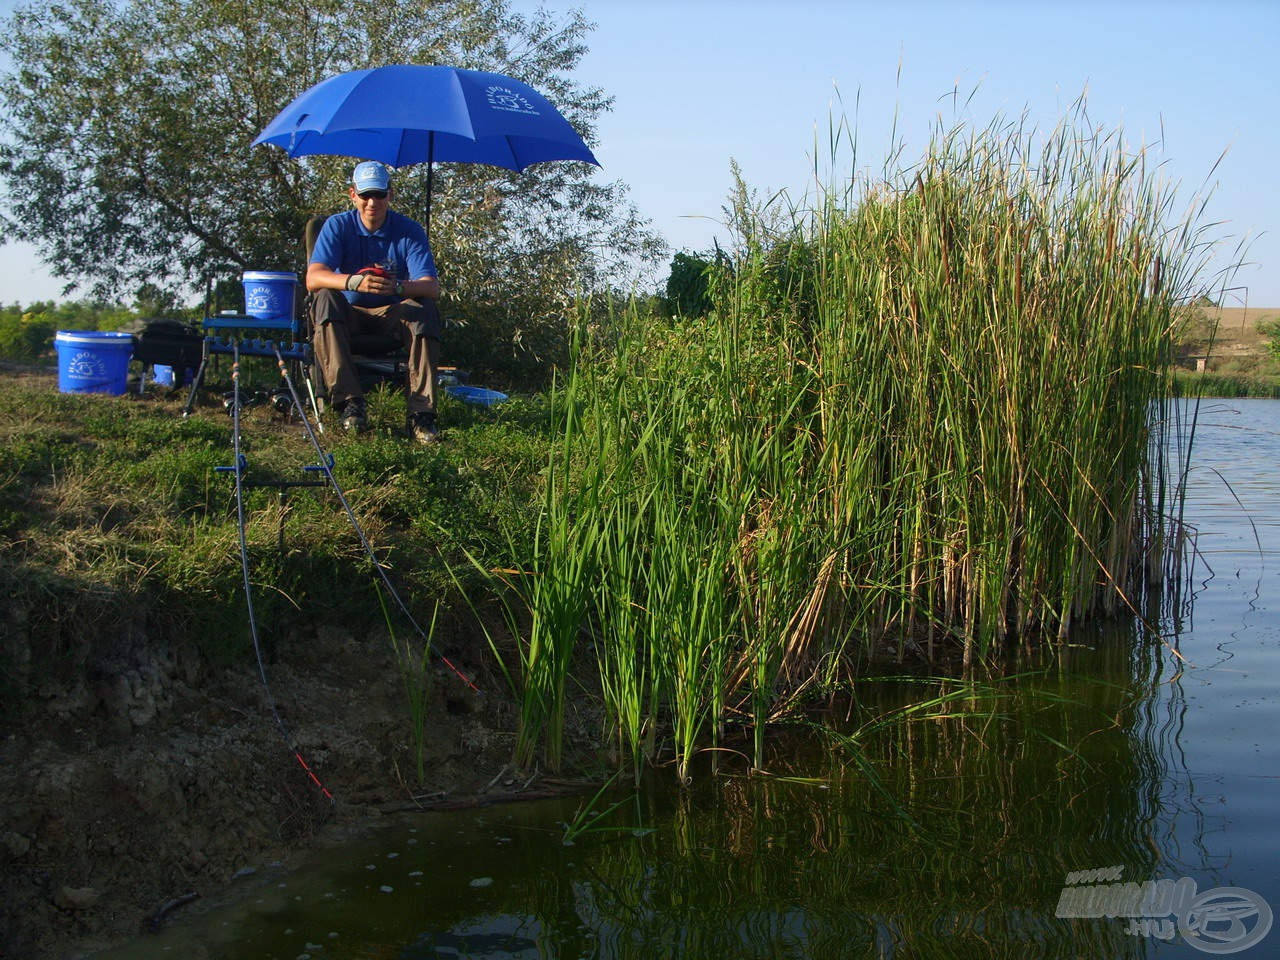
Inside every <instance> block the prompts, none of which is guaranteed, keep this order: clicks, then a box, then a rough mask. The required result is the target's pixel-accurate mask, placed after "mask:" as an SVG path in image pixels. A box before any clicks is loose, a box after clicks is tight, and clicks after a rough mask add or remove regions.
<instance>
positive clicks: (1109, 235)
mask: <svg viewBox="0 0 1280 960" xmlns="http://www.w3.org/2000/svg"><path fill="white" fill-rule="evenodd" d="M1083 119H1084V114H1083V107H1082V106H1081V107H1080V108H1079V112H1078V113H1077V114H1076V115H1073V116H1072V117H1070V118H1068V120H1067V121H1064V122H1063V123H1062V124H1061V125H1060V126H1059V128H1058V129H1056V130H1055V131H1053V132H1052V133H1051V134H1050V135H1048V136H1047V137H1045V138H1044V142H1043V145H1042V146H1040V147H1038V148H1037V147H1036V143H1037V141H1038V139H1039V138H1038V136H1037V135H1036V134H1035V133H1034V132H1033V131H1028V130H1026V129H1024V128H1023V127H1022V126H1019V125H1014V124H1003V123H996V124H993V125H992V126H990V127H988V128H986V129H984V130H970V129H967V128H964V127H956V128H954V129H951V130H945V131H944V130H939V132H938V133H937V134H936V136H935V138H934V141H933V143H932V144H931V146H930V148H929V150H928V151H927V153H926V155H925V157H924V158H923V159H922V160H921V161H920V162H919V163H918V164H917V165H916V166H914V167H912V168H910V169H907V170H904V171H902V172H900V173H898V174H897V175H895V176H894V177H892V178H890V179H887V180H884V181H881V182H864V181H861V180H858V179H856V178H855V179H852V180H850V181H849V184H848V186H847V188H841V189H840V190H830V191H828V192H827V193H826V194H825V195H824V196H823V197H821V198H820V200H819V202H818V203H816V204H815V205H814V207H813V209H811V210H808V211H795V210H793V211H791V217H790V221H791V222H790V223H789V224H788V226H787V228H786V229H785V230H781V231H776V230H775V231H769V230H764V229H759V230H757V229H748V230H746V231H745V236H744V238H743V243H742V247H741V250H740V251H739V252H738V254H739V255H738V256H737V258H736V260H735V262H734V265H733V268H732V270H722V271H719V272H718V273H717V276H716V277H715V278H714V279H715V280H716V286H717V290H716V295H715V304H716V305H715V309H714V310H713V311H712V312H711V314H710V315H708V316H706V317H702V318H676V319H673V320H664V319H661V318H655V317H650V316H646V315H643V314H642V313H640V312H639V311H638V310H636V309H629V310H626V311H624V312H623V313H622V314H621V315H618V316H613V317H611V318H610V323H609V324H607V325H606V326H605V327H604V328H603V329H605V330H607V332H608V334H609V338H610V342H609V344H608V346H607V348H606V347H605V346H604V345H602V344H601V343H597V342H595V341H593V340H592V339H591V338H590V337H587V336H586V335H585V334H584V339H583V340H582V342H581V343H580V346H579V350H578V353H577V355H576V359H575V364H574V368H573V370H572V371H571V374H570V377H569V380H568V383H567V384H566V386H565V388H564V390H563V391H562V393H561V396H560V398H559V402H560V403H561V405H562V406H563V407H564V408H565V409H566V410H567V411H568V413H567V414H566V416H565V417H564V418H563V428H564V433H563V436H562V437H561V444H562V445H561V447H560V451H559V453H558V454H557V456H556V458H555V459H554V461H553V462H552V464H551V465H550V470H549V473H550V475H549V478H548V485H547V498H546V500H545V503H544V514H543V523H542V525H541V526H540V528H539V529H540V531H542V533H541V534H540V536H539V539H538V540H537V542H536V543H535V544H533V545H532V552H533V554H534V556H535V557H536V568H537V571H538V576H537V577H536V578H535V579H534V580H533V581H531V586H530V590H529V596H528V597H527V599H528V601H529V608H530V611H531V613H532V617H533V626H532V641H531V646H530V655H529V657H527V658H526V662H525V663H524V667H525V670H526V673H525V677H524V689H525V697H526V708H527V709H526V716H525V720H526V721H527V723H528V726H526V727H524V728H522V731H521V743H522V745H523V746H524V748H525V752H524V756H525V758H526V759H528V757H529V756H531V754H530V753H529V752H528V751H529V748H530V747H531V745H532V744H533V743H534V742H535V741H536V740H538V739H539V738H545V740H544V741H543V742H544V746H545V748H546V753H547V756H548V759H549V760H550V761H551V762H552V763H555V762H557V761H558V760H559V757H560V750H561V748H560V736H561V733H560V728H559V726H558V725H559V723H560V722H561V720H562V716H563V706H562V704H561V706H559V707H557V706H556V698H557V697H559V698H563V697H564V689H565V682H564V676H565V675H564V671H565V670H566V669H568V664H569V662H570V659H571V657H572V653H571V652H570V650H571V648H573V647H574V646H575V645H576V643H577V638H578V637H579V636H587V637H589V638H590V641H591V643H592V645H593V648H594V651H595V670H596V672H597V673H598V687H599V689H600V690H601V692H602V694H603V705H604V712H605V722H606V724H607V725H608V728H609V731H610V733H611V735H612V737H613V739H614V742H615V743H616V745H617V752H618V756H619V760H620V761H622V762H627V763H630V764H631V765H632V766H633V767H634V768H635V769H636V770H638V769H639V767H640V765H641V763H642V762H643V761H644V760H646V759H648V760H652V759H654V758H656V757H658V756H660V755H666V754H674V756H675V759H676V764H677V768H678V772H679V775H680V776H681V777H685V776H687V771H688V763H689V760H690V758H691V757H692V756H693V754H694V753H695V752H696V751H697V750H699V749H701V748H703V747H705V746H711V747H716V746H718V745H719V744H720V743H721V738H722V735H723V731H724V726H725V724H726V723H732V722H744V723H747V724H749V725H750V726H751V728H752V729H753V731H754V737H753V745H752V751H753V754H754V756H755V758H756V759H757V762H759V758H760V757H762V755H763V736H764V730H765V727H766V725H767V724H768V723H769V722H770V721H772V720H776V719H778V718H779V717H780V716H782V715H785V713H786V712H787V711H788V710H789V708H790V707H791V705H793V704H794V703H795V702H796V698H797V696H798V694H800V693H802V692H803V691H804V690H805V689H806V688H807V687H808V686H809V685H811V684H818V685H822V684H825V683H829V682H831V681H833V680H835V679H836V678H838V677H839V676H840V674H841V671H842V670H843V669H844V668H845V667H847V665H848V664H849V663H851V662H852V658H853V657H854V655H857V656H869V655H872V654H874V653H877V652H881V651H882V650H883V648H884V646H885V644H886V643H891V644H892V646H893V647H894V648H895V649H896V653H897V656H898V657H899V658H901V657H903V656H904V651H906V650H907V649H910V648H917V649H918V650H919V652H920V653H921V654H922V655H923V656H924V657H925V658H927V659H929V660H934V661H938V660H946V659H949V658H951V657H952V656H958V657H959V658H960V659H961V662H962V663H963V666H964V667H965V668H966V669H972V668H973V667H974V666H976V665H977V664H978V663H979V662H982V661H989V660H991V659H993V658H994V657H995V656H996V655H997V654H998V652H999V651H1000V650H1002V649H1005V648H1007V647H1009V646H1010V645H1011V644H1012V643H1016V644H1018V645H1020V646H1022V647H1024V648H1026V649H1032V648H1034V647H1036V646H1039V645H1043V644H1046V643H1053V642H1055V641H1057V640H1060V639H1062V638H1065V637H1066V636H1068V634H1069V632H1070V630H1071V628H1072V626H1073V625H1075V624H1077V623H1081V622H1084V621H1089V620H1093V619H1096V618H1099V617H1104V616H1109V615H1112V614H1116V613H1122V612H1125V611H1126V610H1131V611H1133V612H1134V613H1136V612H1137V611H1138V610H1141V609H1142V600H1143V597H1144V596H1145V595H1146V594H1148V593H1149V592H1150V591H1152V590H1155V589H1158V588H1159V587H1160V584H1161V583H1162V581H1163V579H1164V578H1165V577H1166V576H1168V575H1169V574H1170V573H1176V570H1177V567H1176V563H1175V561H1173V560H1171V559H1170V558H1171V556H1172V555H1173V554H1174V553H1176V550H1177V547H1178V543H1179V537H1178V535H1177V531H1178V529H1179V527H1178V523H1177V520H1178V518H1177V503H1178V489H1177V479H1178V477H1179V476H1180V474H1181V469H1180V467H1179V466H1178V465H1177V464H1172V465H1171V464H1170V463H1169V462H1168V461H1167V459H1166V455H1167V451H1168V450H1170V449H1171V447H1170V444H1169V443H1168V442H1167V440H1168V438H1167V436H1166V434H1167V431H1169V430H1170V429H1177V428H1178V425H1177V424H1176V423H1175V421H1174V420H1173V419H1172V417H1171V409H1172V405H1171V403H1170V400H1171V397H1172V389H1173V388H1172V374H1171V362H1172V344H1173V342H1174V334H1175V329H1174V328H1175V326H1176V324H1177V318H1178V316H1179V314H1178V313H1177V311H1176V307H1177V305H1178V303H1179V302H1181V301H1184V300H1187V299H1189V298H1191V297H1192V296H1193V295H1194V294H1196V293H1199V292H1200V291H1198V290H1193V289H1192V284H1193V283H1195V282H1196V279H1197V272H1198V270H1199V269H1200V267H1201V263H1200V261H1199V259H1198V258H1200V257H1202V256H1203V255H1204V250H1205V247H1204V245H1203V244H1202V243H1201V239H1200V237H1201V234H1200V230H1199V228H1198V227H1197V226H1196V223H1195V215H1194V211H1193V213H1192V214H1189V215H1188V217H1187V218H1186V219H1185V220H1184V221H1182V222H1181V223H1180V224H1178V225H1176V226H1174V227H1172V228H1171V227H1170V225H1169V221H1170V217H1171V204H1172V202H1173V200H1172V193H1171V192H1170V191H1169V190H1167V189H1166V188H1163V187H1161V186H1160V185H1159V184H1158V183H1157V181H1156V179H1155V177H1154V171H1153V170H1149V169H1148V168H1147V164H1146V160H1145V157H1144V155H1143V154H1142V153H1137V154H1131V153H1129V152H1127V151H1126V150H1125V148H1124V146H1123V144H1122V141H1121V139H1120V136H1119V134H1112V135H1105V136H1104V135H1102V134H1097V133H1087V132H1086V133H1082V132H1081V130H1080V129H1079V126H1078V124H1079V122H1080V121H1082V120H1083ZM741 222H743V223H747V224H748V226H749V227H750V225H751V221H750V218H749V217H742V218H741ZM595 329H597V330H598V329H601V328H595ZM552 636H553V637H554V638H555V639H554V642H552V641H550V640H549V639H548V638H549V637H552ZM550 650H555V651H556V653H555V654H554V655H550V654H547V653H545V652H544V651H550ZM595 679H596V678H592V681H593V682H592V683H590V684H588V686H590V687H592V688H594V687H595V686H596V684H595V682H594V681H595ZM660 732H661V733H662V736H661V737H660V736H659V733H660Z"/></svg>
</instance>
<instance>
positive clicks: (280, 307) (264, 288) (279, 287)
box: [241, 270, 298, 320]
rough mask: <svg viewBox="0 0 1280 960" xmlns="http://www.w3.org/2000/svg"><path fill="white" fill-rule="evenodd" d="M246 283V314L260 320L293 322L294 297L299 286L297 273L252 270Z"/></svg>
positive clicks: (245, 277)
mask: <svg viewBox="0 0 1280 960" xmlns="http://www.w3.org/2000/svg"><path fill="white" fill-rule="evenodd" d="M241 280H243V282H244V312H245V313H246V314H248V315H249V316H251V317H257V318H258V319H259V320H292V319H293V296H294V291H295V290H296V289H297V286H298V275H297V274H296V273H277V272H276V271H273V270H250V271H248V272H247V273H245V274H243V275H242V276H241Z"/></svg>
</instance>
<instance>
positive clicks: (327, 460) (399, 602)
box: [271, 341, 480, 693]
mask: <svg viewBox="0 0 1280 960" xmlns="http://www.w3.org/2000/svg"><path fill="white" fill-rule="evenodd" d="M271 349H272V350H273V351H274V352H275V355H276V365H277V366H278V367H279V368H280V377H281V379H283V380H284V384H285V386H286V387H287V388H288V390H289V396H290V398H291V399H292V401H293V409H294V410H296V411H297V412H298V415H299V417H300V418H301V420H302V427H303V430H304V431H305V432H306V434H307V437H308V438H309V439H310V441H311V445H312V446H313V447H314V448H315V451H316V456H317V458H318V466H316V467H313V468H311V469H314V470H319V471H320V472H322V473H323V474H324V475H325V477H326V478H327V479H328V481H329V484H330V485H331V486H332V487H333V492H334V494H335V495H336V496H337V498H338V502H339V503H341V504H342V509H343V510H344V511H346V514H347V519H348V520H349V521H350V522H351V528H352V529H353V530H354V531H355V534H356V537H357V539H359V541H360V546H361V547H362V548H363V550H364V554H365V556H366V557H367V558H368V559H369V562H370V563H371V564H373V568H374V569H375V570H376V571H377V572H378V577H379V578H380V579H381V581H382V585H383V586H384V587H385V588H386V590H387V592H388V593H389V594H390V595H391V598H392V599H393V600H395V603H396V606H397V607H399V608H400V612H401V613H403V614H404V616H405V619H406V620H408V621H409V623H410V624H411V625H412V627H413V629H414V632H416V633H417V635H418V636H419V638H421V639H422V641H423V642H424V643H426V644H427V645H428V646H429V645H430V644H431V637H430V635H429V634H428V633H427V632H426V631H425V630H423V629H422V627H421V626H420V625H419V624H418V621H417V620H416V619H415V618H414V616H413V614H412V613H410V612H409V607H408V605H407V604H406V603H405V602H404V600H403V599H402V598H401V596H400V593H399V591H397V590H396V588H395V586H394V585H393V584H392V582H391V577H390V576H389V575H388V574H387V566H386V564H384V563H383V562H382V561H381V560H379V559H378V556H377V554H376V553H374V550H373V547H372V545H370V543H369V538H368V537H367V536H365V532H364V528H363V527H362V526H361V525H360V520H359V519H358V518H357V517H356V514H355V511H354V510H353V509H351V504H350V502H349V501H348V500H347V495H346V494H345V493H344V492H343V490H342V485H341V484H340V483H338V478H337V477H335V476H334V475H333V455H332V454H329V453H327V452H325V449H324V447H322V446H321V445H320V438H319V437H317V436H316V432H315V430H314V429H313V428H312V426H311V420H310V418H309V417H308V416H307V411H306V407H304V406H303V404H302V399H301V398H300V397H299V395H298V390H297V388H296V387H295V386H294V383H293V378H292V377H290V376H289V369H288V365H287V364H286V363H285V360H284V357H283V356H282V355H281V353H280V347H279V345H278V344H276V343H275V342H274V341H272V343H271ZM436 656H437V657H439V658H440V662H441V663H443V664H444V665H445V666H446V667H448V668H449V669H450V670H451V671H453V673H454V675H455V676H456V677H457V678H458V679H459V680H461V681H462V682H463V683H465V684H466V685H467V686H468V687H470V688H471V689H472V690H474V691H475V692H476V693H480V688H479V687H477V686H476V685H475V683H473V682H472V680H471V678H470V677H468V676H467V675H466V674H464V673H463V672H462V671H461V670H459V669H458V668H457V667H456V666H454V665H453V663H452V662H451V661H450V660H449V658H448V657H446V656H445V655H444V654H441V653H437V654H436Z"/></svg>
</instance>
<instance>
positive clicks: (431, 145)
mask: <svg viewBox="0 0 1280 960" xmlns="http://www.w3.org/2000/svg"><path fill="white" fill-rule="evenodd" d="M435 152H436V132H435V131H434V130H432V131H430V132H428V133H427V215H426V217H425V218H424V219H423V223H422V229H423V230H424V231H425V232H426V234H427V247H428V248H430V247H431V167H432V161H433V160H434V159H435Z"/></svg>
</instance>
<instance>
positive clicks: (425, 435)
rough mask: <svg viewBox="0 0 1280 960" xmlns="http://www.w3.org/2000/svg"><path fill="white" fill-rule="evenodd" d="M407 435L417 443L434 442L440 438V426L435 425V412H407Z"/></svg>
mask: <svg viewBox="0 0 1280 960" xmlns="http://www.w3.org/2000/svg"><path fill="white" fill-rule="evenodd" d="M409 436H411V437H413V439H415V440H417V441H418V442H419V443H435V442H436V441H437V440H439V439H440V427H439V426H437V425H436V412H435V411H434V410H422V411H420V412H418V413H411V414H409Z"/></svg>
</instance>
